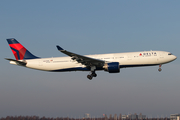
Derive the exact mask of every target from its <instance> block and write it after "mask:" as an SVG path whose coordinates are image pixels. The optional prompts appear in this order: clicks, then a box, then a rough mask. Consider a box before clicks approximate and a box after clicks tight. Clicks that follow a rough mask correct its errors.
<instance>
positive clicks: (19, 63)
mask: <svg viewBox="0 0 180 120" xmlns="http://www.w3.org/2000/svg"><path fill="white" fill-rule="evenodd" d="M5 59H6V60H9V61H13V62H15V63H16V64H17V65H21V66H26V64H27V63H26V62H25V61H18V60H14V59H10V58H5Z"/></svg>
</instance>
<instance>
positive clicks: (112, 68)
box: [103, 62, 120, 73]
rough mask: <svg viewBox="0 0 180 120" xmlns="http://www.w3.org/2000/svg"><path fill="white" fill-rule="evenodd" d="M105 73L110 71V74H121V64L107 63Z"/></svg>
mask: <svg viewBox="0 0 180 120" xmlns="http://www.w3.org/2000/svg"><path fill="white" fill-rule="evenodd" d="M103 68H104V71H108V72H109V73H119V72H120V69H119V62H111V63H105V64H104V66H103Z"/></svg>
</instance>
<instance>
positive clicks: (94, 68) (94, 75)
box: [87, 66, 97, 80]
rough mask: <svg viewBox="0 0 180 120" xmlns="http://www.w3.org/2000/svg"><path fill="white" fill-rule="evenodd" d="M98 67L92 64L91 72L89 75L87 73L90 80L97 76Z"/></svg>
mask: <svg viewBox="0 0 180 120" xmlns="http://www.w3.org/2000/svg"><path fill="white" fill-rule="evenodd" d="M95 70H96V67H95V66H92V67H91V72H90V73H89V75H87V78H88V79H89V80H92V78H93V77H97V74H96V73H95Z"/></svg>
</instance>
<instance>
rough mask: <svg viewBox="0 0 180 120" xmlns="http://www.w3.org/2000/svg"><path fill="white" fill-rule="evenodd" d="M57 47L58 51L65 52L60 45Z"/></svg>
mask: <svg viewBox="0 0 180 120" xmlns="http://www.w3.org/2000/svg"><path fill="white" fill-rule="evenodd" d="M56 47H57V49H58V50H59V51H62V50H64V49H63V48H61V47H60V46H59V45H57V46H56Z"/></svg>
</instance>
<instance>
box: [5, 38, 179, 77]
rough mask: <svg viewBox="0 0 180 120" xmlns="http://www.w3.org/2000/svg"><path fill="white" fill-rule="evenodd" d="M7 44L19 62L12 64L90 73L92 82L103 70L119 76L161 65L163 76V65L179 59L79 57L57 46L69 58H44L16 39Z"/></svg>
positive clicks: (165, 55)
mask: <svg viewBox="0 0 180 120" xmlns="http://www.w3.org/2000/svg"><path fill="white" fill-rule="evenodd" d="M7 42H8V44H9V46H10V48H11V50H12V52H13V54H14V56H15V59H9V58H5V59H6V60H9V61H10V64H14V65H18V66H23V67H27V68H31V69H36V70H42V71H50V72H67V71H90V73H89V74H88V75H87V78H88V79H89V80H92V78H93V77H97V74H96V71H99V70H104V71H106V72H109V73H119V72H120V69H121V68H128V67H140V66H155V65H159V69H158V71H159V72H160V71H161V70H162V69H161V66H162V65H163V64H166V63H169V62H172V61H174V60H175V59H177V57H176V56H175V55H173V54H172V53H170V52H165V51H152V50H151V51H141V52H126V53H111V54H95V55H79V54H76V53H72V52H69V51H67V50H64V49H63V48H61V47H60V46H58V45H57V46H56V47H57V49H58V50H59V51H60V52H62V53H64V54H66V55H67V56H69V57H54V58H40V57H37V56H35V55H33V54H32V53H30V52H29V51H28V50H27V49H26V48H25V47H24V46H23V45H21V44H20V43H19V42H18V41H17V40H16V39H15V38H10V39H7Z"/></svg>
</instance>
